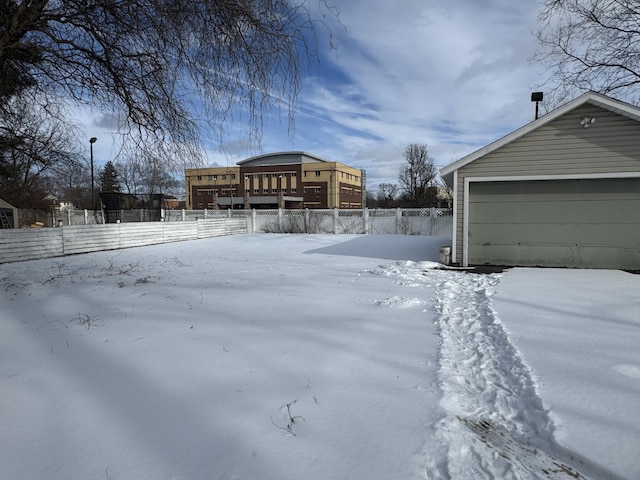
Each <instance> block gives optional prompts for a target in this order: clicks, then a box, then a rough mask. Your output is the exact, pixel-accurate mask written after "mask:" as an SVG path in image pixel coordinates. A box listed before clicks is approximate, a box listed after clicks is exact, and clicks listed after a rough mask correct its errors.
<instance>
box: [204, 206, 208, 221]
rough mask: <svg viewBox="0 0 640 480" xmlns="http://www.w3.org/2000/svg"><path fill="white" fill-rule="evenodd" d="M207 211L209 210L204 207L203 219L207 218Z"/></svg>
mask: <svg viewBox="0 0 640 480" xmlns="http://www.w3.org/2000/svg"><path fill="white" fill-rule="evenodd" d="M207 213H209V211H208V210H207V209H206V208H205V209H204V219H205V220H206V219H207Z"/></svg>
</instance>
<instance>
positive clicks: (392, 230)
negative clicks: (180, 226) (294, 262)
mask: <svg viewBox="0 0 640 480" xmlns="http://www.w3.org/2000/svg"><path fill="white" fill-rule="evenodd" d="M220 217H227V218H228V217H232V218H248V219H249V220H250V222H249V231H251V232H256V233H258V232H265V233H334V234H363V233H367V234H379V235H380V234H402V235H432V236H436V235H451V234H452V229H453V216H452V212H451V210H450V209H441V208H394V209H368V208H365V209H362V210H353V209H351V210H340V209H326V210H320V209H313V210H311V209H305V210H283V209H278V210H167V211H165V212H164V219H165V221H166V222H180V221H190V220H198V219H208V218H220Z"/></svg>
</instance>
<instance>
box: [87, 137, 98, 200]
mask: <svg viewBox="0 0 640 480" xmlns="http://www.w3.org/2000/svg"><path fill="white" fill-rule="evenodd" d="M96 140H98V139H97V138H96V137H91V138H90V139H89V150H90V151H91V208H92V209H93V210H95V209H96V200H95V193H94V181H93V144H94V143H96Z"/></svg>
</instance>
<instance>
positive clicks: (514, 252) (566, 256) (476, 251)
mask: <svg viewBox="0 0 640 480" xmlns="http://www.w3.org/2000/svg"><path fill="white" fill-rule="evenodd" d="M469 255H470V256H472V257H478V258H491V259H492V262H491V264H493V265H527V266H534V267H537V266H544V267H571V268H584V267H585V266H588V267H589V268H628V269H637V267H633V266H625V265H628V264H629V261H632V262H633V261H634V259H636V260H635V261H636V262H637V258H638V251H637V249H633V248H630V249H621V248H609V247H594V246H591V247H582V248H571V247H568V246H558V245H528V246H524V247H523V246H515V245H509V246H498V245H489V246H482V245H474V246H473V247H470V249H469ZM616 265H617V266H616Z"/></svg>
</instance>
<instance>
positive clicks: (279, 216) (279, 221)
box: [278, 208, 282, 233]
mask: <svg viewBox="0 0 640 480" xmlns="http://www.w3.org/2000/svg"><path fill="white" fill-rule="evenodd" d="M278 232H280V233H282V209H281V208H278Z"/></svg>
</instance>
